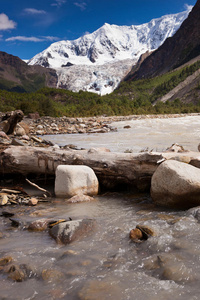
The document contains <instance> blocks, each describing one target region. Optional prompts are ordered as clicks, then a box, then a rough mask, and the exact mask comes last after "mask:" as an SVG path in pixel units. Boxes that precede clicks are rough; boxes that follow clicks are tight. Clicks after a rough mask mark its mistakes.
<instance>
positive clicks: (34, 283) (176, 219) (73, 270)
mask: <svg viewBox="0 0 200 300" xmlns="http://www.w3.org/2000/svg"><path fill="white" fill-rule="evenodd" d="M199 123H200V116H194V117H193V116H188V117H183V118H176V119H142V120H132V121H124V122H119V123H118V122H117V123H115V124H113V126H116V127H117V128H118V132H115V133H114V132H111V133H106V134H90V135H88V134H86V135H84V134H83V135H82V134H81V135H65V136H62V135H56V136H52V137H50V136H47V137H45V138H51V140H52V141H54V142H55V143H57V144H59V145H66V144H72V143H73V144H75V145H77V146H78V147H84V148H92V147H107V148H109V149H111V150H112V151H119V152H124V151H125V150H127V149H129V150H131V151H133V152H139V151H141V150H142V151H143V150H144V148H145V149H146V148H147V147H148V149H149V150H151V149H152V148H153V149H154V150H158V151H161V150H163V149H166V148H167V147H169V146H170V145H171V144H173V143H175V142H177V143H179V144H181V145H182V146H183V147H184V148H186V149H188V150H197V146H198V143H199ZM124 126H130V127H131V128H129V129H126V128H124ZM46 188H48V186H47V187H46ZM53 188H54V187H53V183H52V184H50V183H49V189H51V190H53ZM32 193H34V192H33V191H32ZM0 210H1V212H2V211H9V212H13V213H14V214H15V217H17V218H19V219H22V220H23V224H24V225H21V226H19V227H13V226H12V223H11V221H10V220H9V218H5V217H0V233H1V235H0V236H1V238H0V245H1V248H0V249H1V250H0V253H1V257H5V256H10V257H12V259H13V262H12V264H14V265H23V266H25V267H24V268H26V270H29V272H28V275H27V278H25V279H24V280H23V281H22V282H15V281H13V280H12V279H11V278H9V276H8V274H7V273H5V272H0V278H1V280H0V290H1V293H0V299H8V300H22V299H23V300H28V299H30V300H31V299H38V300H39V299H40V300H46V299H67V300H86V299H87V300H99V299H102V300H107V299H112V300H113V299H115V300H132V299H136V300H143V299H146V300H157V299H159V300H160V299H162V300H171V299H174V300H179V299H181V300H188V299H190V300H195V299H199V282H200V275H199V274H200V267H199V257H200V243H199V238H200V233H199V232H200V224H199V220H198V218H195V217H194V216H193V214H192V213H190V211H177V210H168V209H166V208H161V207H156V206H155V205H154V204H153V203H152V201H151V198H150V195H149V194H128V193H123V194H120V193H107V194H104V195H99V196H97V197H95V198H94V201H92V202H87V203H67V201H66V199H56V198H51V199H49V201H48V202H46V203H39V204H38V205H37V206H35V207H28V206H20V205H18V206H9V207H3V208H0ZM69 217H70V218H71V219H72V220H76V219H82V218H91V219H94V220H95V221H96V226H95V228H94V231H93V233H92V234H90V235H86V236H84V237H83V238H82V239H80V240H78V241H74V242H73V243H71V244H69V245H59V244H57V243H56V241H55V240H54V239H53V238H52V237H50V235H49V233H48V230H45V231H43V232H30V231H28V230H27V229H26V222H27V223H28V222H30V221H33V220H38V219H42V218H52V219H55V220H56V219H67V218H69ZM138 224H139V225H144V226H148V227H149V228H151V229H152V230H153V232H154V236H151V237H149V239H147V240H143V241H141V242H139V243H135V242H133V241H131V240H130V238H129V233H130V230H131V229H134V228H135V227H136V226H137V225H138Z"/></svg>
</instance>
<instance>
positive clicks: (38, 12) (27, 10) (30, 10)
mask: <svg viewBox="0 0 200 300" xmlns="http://www.w3.org/2000/svg"><path fill="white" fill-rule="evenodd" d="M24 12H25V13H27V14H29V15H43V14H46V11H45V10H38V9H35V8H25V9H24Z"/></svg>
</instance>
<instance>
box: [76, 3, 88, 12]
mask: <svg viewBox="0 0 200 300" xmlns="http://www.w3.org/2000/svg"><path fill="white" fill-rule="evenodd" d="M74 5H76V6H77V7H79V8H80V9H81V10H85V9H86V6H87V4H86V3H85V2H74Z"/></svg>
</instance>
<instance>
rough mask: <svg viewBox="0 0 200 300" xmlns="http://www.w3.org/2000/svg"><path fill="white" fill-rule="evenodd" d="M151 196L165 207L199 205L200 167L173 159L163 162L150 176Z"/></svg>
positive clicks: (183, 207)
mask: <svg viewBox="0 0 200 300" xmlns="http://www.w3.org/2000/svg"><path fill="white" fill-rule="evenodd" d="M151 197H152V199H153V201H154V202H155V203H156V204H157V205H161V206H166V207H177V208H182V209H185V208H190V207H194V206H197V205H200V169H198V168H196V167H193V166H191V165H188V164H186V163H183V162H178V161H175V160H167V161H165V162H163V163H162V164H161V165H160V166H159V167H158V168H157V170H156V171H155V173H154V174H153V176H152V180H151Z"/></svg>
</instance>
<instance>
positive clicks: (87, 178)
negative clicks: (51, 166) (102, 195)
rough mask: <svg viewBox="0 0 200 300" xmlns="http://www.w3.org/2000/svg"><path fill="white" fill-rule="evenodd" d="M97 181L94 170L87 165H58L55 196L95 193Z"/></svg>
mask: <svg viewBox="0 0 200 300" xmlns="http://www.w3.org/2000/svg"><path fill="white" fill-rule="evenodd" d="M98 189H99V182H98V179H97V177H96V175H95V173H94V171H93V170H92V169H91V168H89V167H87V166H82V165H81V166H79V165H75V166H74V165H60V166H58V167H57V169H56V180H55V194H56V197H73V196H75V195H80V194H83V195H90V196H93V195H97V194H98Z"/></svg>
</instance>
